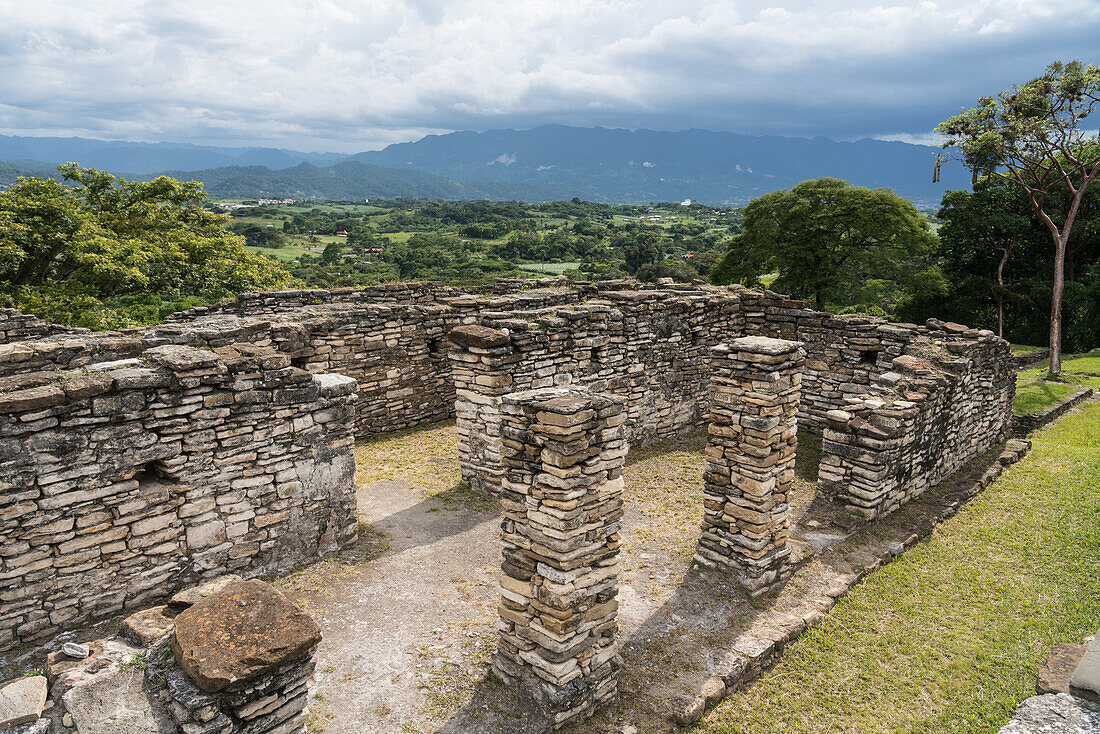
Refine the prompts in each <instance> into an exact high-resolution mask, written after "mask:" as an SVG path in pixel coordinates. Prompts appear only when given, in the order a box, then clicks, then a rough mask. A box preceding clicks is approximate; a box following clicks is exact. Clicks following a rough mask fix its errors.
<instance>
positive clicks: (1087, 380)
mask: <svg viewBox="0 0 1100 734" xmlns="http://www.w3.org/2000/svg"><path fill="white" fill-rule="evenodd" d="M1020 377H1022V378H1032V379H1038V380H1045V379H1050V375H1049V374H1048V373H1047V365H1045V364H1043V365H1040V366H1038V367H1033V368H1032V369H1030V370H1024V371H1023V372H1021V373H1020ZM1056 379H1057V381H1058V382H1065V383H1069V384H1072V385H1078V386H1080V387H1092V388H1100V349H1098V350H1095V351H1092V352H1089V353H1088V354H1076V355H1070V354H1067V355H1064V356H1063V357H1062V373H1061V374H1060V375H1058V377H1057V378H1056Z"/></svg>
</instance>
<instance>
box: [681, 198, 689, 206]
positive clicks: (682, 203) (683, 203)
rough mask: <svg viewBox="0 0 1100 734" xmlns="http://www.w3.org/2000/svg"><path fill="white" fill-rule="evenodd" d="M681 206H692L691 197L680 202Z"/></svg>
mask: <svg viewBox="0 0 1100 734" xmlns="http://www.w3.org/2000/svg"><path fill="white" fill-rule="evenodd" d="M680 206H691V199H684V200H683V201H681V202H680Z"/></svg>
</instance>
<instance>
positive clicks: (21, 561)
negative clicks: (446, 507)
mask: <svg viewBox="0 0 1100 734" xmlns="http://www.w3.org/2000/svg"><path fill="white" fill-rule="evenodd" d="M538 285H542V286H545V287H536V288H522V287H520V286H518V285H516V284H515V283H513V282H503V283H501V284H498V285H497V286H494V287H489V288H485V289H480V290H479V292H461V291H458V290H456V289H451V288H446V287H442V286H438V284H430V285H421V286H409V287H404V288H403V287H381V288H379V289H374V290H371V291H369V292H366V293H350V292H339V293H336V292H318V291H295V292H290V293H289V294H278V295H276V294H256V296H255V297H252V296H243V297H242V298H241V299H240V301H239V302H237V303H235V304H228V305H225V306H224V307H210V308H208V309H207V310H206V311H204V312H202V313H198V314H195V313H193V314H192V318H191V320H189V321H179V322H176V323H170V324H163V325H160V326H157V327H151V328H144V329H130V330H125V331H118V332H104V333H97V334H86V333H74V332H58V331H57V330H53V329H51V328H48V327H46V326H43V325H42V324H40V323H36V322H35V321H34V319H33V318H32V317H21V316H20V315H18V314H15V313H11V314H7V315H6V316H5V317H4V318H5V319H6V320H7V322H9V323H10V324H12V326H11V327H10V328H9V329H7V331H6V332H5V333H6V334H10V335H11V336H10V337H9V338H8V341H7V343H4V344H0V406H2V407H0V531H2V532H3V534H2V537H3V539H2V540H0V580H3V581H4V585H3V588H2V589H0V647H3V646H8V645H11V644H15V643H17V642H20V641H25V640H33V639H37V638H39V637H41V636H43V635H45V634H48V632H49V630H54V629H60V628H61V627H62V626H71V625H73V624H76V623H77V622H78V621H82V620H86V619H91V618H95V617H97V616H102V615H105V614H110V613H113V612H116V611H119V610H120V609H122V608H129V607H130V606H131V605H134V604H140V603H141V602H142V601H143V600H145V599H148V598H149V597H150V595H154V594H156V593H163V591H165V590H166V589H167V588H168V587H171V586H173V585H176V584H183V583H189V582H190V581H191V580H193V579H194V578H195V577H197V576H203V575H207V574H212V573H218V572H221V571H225V570H238V571H240V572H242V573H245V572H247V573H248V574H255V573H261V572H264V571H266V570H272V569H273V568H276V567H280V566H284V565H286V564H288V563H290V562H292V561H295V560H305V559H308V558H312V557H316V556H317V555H319V554H323V553H325V552H328V551H329V550H333V549H335V548H336V547H339V546H340V545H341V543H343V542H345V541H346V540H347V538H348V537H350V534H351V533H353V531H354V508H353V504H354V499H353V498H354V490H353V486H352V479H351V472H352V469H353V465H352V454H351V450H352V441H353V433H354V434H356V435H369V434H372V433H377V432H382V431H388V430H394V429H398V428H406V427H410V426H413V425H416V424H418V423H423V422H426V421H431V420H437V419H439V418H443V417H446V416H447V415H449V414H450V413H451V411H452V410H455V411H456V414H457V416H458V430H459V435H460V443H461V445H460V448H461V451H462V470H463V476H464V477H465V478H466V480H467V481H468V482H469V483H470V484H471V486H473V487H480V488H483V489H485V490H487V491H499V485H500V470H499V467H500V465H501V464H500V460H501V456H500V448H501V424H500V404H501V401H502V399H503V396H504V395H505V394H507V393H511V392H515V391H520V390H529V389H537V388H542V387H550V386H574V387H581V388H586V389H590V390H595V391H599V392H606V393H609V394H611V395H614V396H617V397H620V398H623V399H624V400H625V413H626V423H625V431H626V435H627V436H628V438H629V440H630V441H631V443H632V444H633V445H635V446H640V445H644V444H646V443H649V442H652V441H654V440H657V439H660V438H664V437H668V436H673V435H676V434H678V433H680V432H682V431H684V430H688V429H690V428H693V427H696V426H701V425H703V424H704V423H705V422H706V421H705V418H706V416H707V415H708V411H709V408H710V403H709V401H710V397H709V395H708V388H709V382H710V377H709V376H710V373H711V361H710V360H711V358H712V357H711V352H710V349H711V347H713V346H715V345H717V344H719V343H723V342H727V341H730V340H732V339H736V338H738V337H740V336H744V335H752V336H766V337H772V338H780V339H787V340H793V341H798V342H801V343H802V344H803V345H804V348H805V351H806V354H807V357H806V363H805V372H804V376H803V380H802V386H801V387H802V399H801V402H800V407H799V426H800V428H802V429H809V430H814V431H818V432H824V434H825V441H824V454H823V460H822V470H821V481H820V483H819V484H820V487H821V491H822V493H823V494H826V495H829V496H832V497H834V498H836V499H838V500H839V501H842V502H844V503H845V504H847V505H848V506H849V507H851V508H852V509H853V511H856V512H859V513H861V514H864V515H867V516H871V517H874V516H878V515H881V514H883V513H885V512H888V511H889V510H891V509H893V508H894V507H896V506H898V505H899V504H900V503H902V502H904V501H906V500H907V499H909V498H911V497H912V496H915V495H916V494H918V493H919V492H921V491H923V489H924V488H926V487H927V486H930V485H931V484H932V483H934V482H936V481H938V480H939V479H941V478H943V477H944V476H946V475H947V474H949V473H950V472H951V471H954V470H955V469H956V468H957V467H958V466H960V465H961V464H962V463H964V462H965V461H967V460H969V459H971V458H973V457H974V456H976V455H977V454H979V453H981V452H983V451H985V450H986V449H988V448H989V447H990V446H992V444H993V443H994V442H996V441H997V440H998V439H999V438H1000V437H1001V436H1002V435H1003V433H1004V431H1005V429H1006V428H1007V425H1008V419H1009V417H1010V415H1011V402H1012V396H1013V390H1014V382H1013V370H1012V364H1011V361H1010V356H1009V350H1008V346H1007V344H1006V343H1005V342H1004V341H1003V340H1000V339H997V338H996V337H995V336H993V335H992V334H990V333H988V332H978V331H975V330H969V329H967V328H966V327H963V326H959V325H956V324H944V323H942V322H930V324H929V325H927V326H913V325H900V324H888V323H886V322H884V321H882V320H878V319H871V318H867V317H859V316H851V317H836V316H832V315H830V314H825V313H820V312H815V311H812V310H811V309H808V308H806V305H805V303H803V302H801V301H794V300H791V299H788V298H786V297H784V296H781V295H778V294H773V293H767V292H764V293H760V292H756V291H750V290H745V289H741V288H715V287H699V286H675V287H669V286H663V285H662V286H657V287H641V286H636V284H635V286H636V287H632V288H630V289H624V284H623V283H597V284H581V285H578V286H577V287H562V283H561V282H560V281H557V280H555V281H549V282H546V283H540V284H538ZM380 299H391V300H390V302H380ZM219 309H220V310H219ZM181 318H182V317H181ZM0 321H3V319H0ZM20 324H22V325H20ZM180 349H183V351H180ZM195 349H198V350H213V351H215V352H218V353H219V354H217V355H211V354H210V352H209V351H201V352H197V353H196V352H194V351H193V350H195ZM189 350H191V351H189ZM173 354H175V355H191V356H190V357H186V358H185V357H184V356H176V357H173V356H171V355H173ZM196 354H198V355H200V356H195V355H196ZM201 355H206V356H201ZM135 358H136V359H140V360H141V362H140V363H139V364H115V365H110V364H108V365H107V366H103V363H104V362H107V363H110V362H117V361H118V360H125V359H135ZM911 360H916V362H913V361H911ZM97 365H98V366H97ZM331 373H337V374H343V375H347V376H349V377H351V378H354V380H355V381H358V383H359V385H358V393H357V394H356V393H355V390H354V383H353V382H352V381H350V380H349V381H346V382H344V381H338V383H337V382H333V380H335V379H336V378H332V377H325V376H324V375H326V374H331ZM74 386H75V387H74ZM352 402H355V404H356V407H357V409H358V416H357V418H353V413H354V412H355V411H353V410H352ZM452 406H455V407H454V408H452ZM835 411H843V412H844V415H841V414H840V413H836V412H835ZM845 415H846V416H847V417H845ZM494 467H495V468H494ZM494 472H496V473H495V474H494ZM180 487H182V488H183V489H177V488H180ZM250 513H255V514H254V515H252V514H250Z"/></svg>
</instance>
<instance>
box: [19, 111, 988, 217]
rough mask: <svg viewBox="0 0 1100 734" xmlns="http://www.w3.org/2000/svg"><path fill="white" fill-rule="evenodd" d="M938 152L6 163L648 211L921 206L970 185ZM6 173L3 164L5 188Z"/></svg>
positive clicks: (480, 143)
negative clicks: (825, 181) (796, 202)
mask: <svg viewBox="0 0 1100 734" xmlns="http://www.w3.org/2000/svg"><path fill="white" fill-rule="evenodd" d="M936 153H937V149H936V148H932V147H929V146H923V145H912V144H909V143H901V142H887V141H880V140H858V141H855V142H837V141H834V140H830V139H828V138H823V137H817V138H789V137H781V136H776V135H768V136H755V135H740V134H736V133H728V132H710V131H706V130H682V131H676V132H661V131H653V130H621V129H607V128H599V127H596V128H577V127H568V126H564V125H545V126H542V127H538V128H534V129H531V130H489V131H486V132H470V131H465V132H454V133H448V134H445V135H429V136H427V137H424V138H421V139H420V140H417V141H415V142H410V143H397V144H394V145H390V146H388V147H386V148H384V149H383V150H377V151H366V152H363V153H357V154H354V155H350V156H349V155H342V154H338V153H301V152H298V151H289V150H281V149H274V148H220V147H213V146H198V145H183V144H177V143H127V142H105V141H98V140H87V139H83V138H25V137H22V138H20V137H9V136H0V161H3V162H5V163H6V164H7V165H8V167H9V168H14V169H19V170H26V171H41V170H48V169H51V168H52V167H53V166H56V165H57V164H58V163H63V162H65V161H69V160H75V161H78V162H80V163H81V164H82V165H85V166H91V167H95V168H102V169H106V170H110V171H113V172H121V173H124V175H129V176H130V177H134V178H149V177H151V176H152V175H154V174H157V173H161V172H164V173H168V174H169V175H173V176H176V177H182V178H187V179H194V180H200V181H203V182H204V184H205V185H206V190H207V191H208V192H209V193H210V194H211V195H212V196H215V197H227V198H230V197H232V198H252V197H258V196H265V197H280V198H281V197H289V198H296V199H308V198H319V199H359V198H392V197H397V196H408V197H423V198H436V199H518V200H522V201H531V202H538V201H549V200H554V199H571V198H573V197H579V198H582V199H588V200H594V201H605V202H612V203H645V202H650V201H679V200H681V199H688V198H690V199H694V200H698V201H703V202H707V203H711V204H743V203H746V202H748V201H750V200H751V199H753V198H755V197H757V196H760V195H761V194H764V193H767V192H769V191H774V190H777V189H782V188H789V187H791V186H793V185H794V184H797V183H799V182H800V181H804V180H806V179H809V178H816V177H818V176H834V177H837V178H843V179H845V180H846V181H849V182H850V183H852V184H856V185H861V186H869V187H872V188H877V187H890V188H892V189H894V191H896V192H897V193H898V194H899V195H901V196H903V197H906V198H908V199H910V200H912V201H913V202H914V203H916V204H918V205H921V206H935V205H937V204H938V203H939V201H940V199H941V198H942V196H943V192H944V191H945V190H947V189H964V188H969V183H970V181H969V173H968V171H966V170H965V169H964V168H963V167H962V166H961V165H958V164H954V163H948V164H945V165H944V167H943V169H942V174H941V175H942V178H941V182H940V183H932V170H933V167H934V166H935V161H936ZM8 177H10V176H6V175H5V169H3V168H0V185H4V183H5V179H6V178H8Z"/></svg>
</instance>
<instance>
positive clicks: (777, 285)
mask: <svg viewBox="0 0 1100 734" xmlns="http://www.w3.org/2000/svg"><path fill="white" fill-rule="evenodd" d="M934 243H935V237H934V235H933V234H932V232H931V229H930V227H929V224H928V221H927V220H926V219H925V217H924V216H923V215H922V214H921V213H920V212H919V211H917V209H916V207H914V206H913V204H912V203H910V202H909V201H906V200H905V199H902V198H901V197H900V196H898V195H897V194H895V193H894V192H892V191H890V190H889V189H874V190H872V189H868V188H864V187H860V186H850V185H848V183H846V182H845V181H841V180H840V179H835V178H818V179H814V180H812V181H805V182H803V183H800V184H798V185H797V186H795V187H793V188H792V189H790V190H789V191H788V190H783V191H775V192H772V193H770V194H765V195H764V196H761V197H760V198H758V199H755V200H753V201H752V202H751V203H750V204H749V205H748V206H747V207H746V208H745V222H744V225H743V229H742V233H741V234H739V235H737V236H735V237H734V238H733V239H732V240H730V244H729V249H728V250H727V252H726V253H725V254H724V255H723V256H722V258H721V259H720V260H719V261H718V263H717V264H716V265H715V267H714V269H713V270H712V271H711V280H712V281H713V282H715V283H718V284H725V283H734V282H738V283H742V284H744V285H748V286H760V285H762V279H764V278H765V277H766V276H769V275H774V276H775V279H774V281H772V283H771V287H772V288H774V289H776V290H779V291H782V292H785V293H791V294H793V295H796V296H799V297H803V298H810V299H812V300H813V301H814V302H815V303H816V305H817V307H818V308H825V307H826V306H828V307H830V308H835V309H837V310H842V309H843V308H844V307H846V306H851V305H853V304H855V303H857V302H858V298H859V294H858V291H859V290H860V289H861V288H863V286H864V285H865V284H866V283H868V281H870V280H872V279H875V280H880V281H881V280H886V281H894V282H899V281H904V280H910V279H913V278H915V277H916V276H917V275H918V273H919V272H920V271H921V270H922V268H923V266H924V264H925V263H924V258H925V256H926V255H927V254H928V253H929V252H930V251H931V250H932V248H933V246H934ZM925 279H927V278H925ZM880 292H882V289H881V288H877V289H876V293H880ZM887 305H889V304H887Z"/></svg>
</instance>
